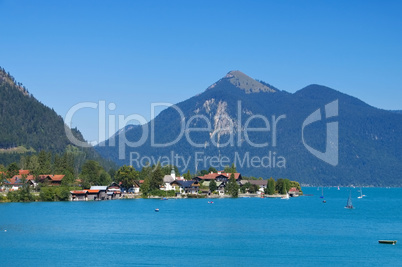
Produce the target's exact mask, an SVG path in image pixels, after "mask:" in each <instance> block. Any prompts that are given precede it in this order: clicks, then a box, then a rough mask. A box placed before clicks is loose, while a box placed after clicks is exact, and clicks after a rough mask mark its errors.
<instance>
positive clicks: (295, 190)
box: [289, 187, 299, 192]
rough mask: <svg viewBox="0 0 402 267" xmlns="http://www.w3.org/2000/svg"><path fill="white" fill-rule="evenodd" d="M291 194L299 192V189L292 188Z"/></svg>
mask: <svg viewBox="0 0 402 267" xmlns="http://www.w3.org/2000/svg"><path fill="white" fill-rule="evenodd" d="M289 192H299V189H297V188H296V187H292V188H290V189H289Z"/></svg>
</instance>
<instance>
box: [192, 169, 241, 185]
mask: <svg viewBox="0 0 402 267" xmlns="http://www.w3.org/2000/svg"><path fill="white" fill-rule="evenodd" d="M231 175H232V174H231V173H227V172H222V171H219V172H217V173H214V172H211V173H208V174H206V175H204V176H197V177H195V178H194V180H195V181H197V182H200V181H211V180H215V181H216V182H227V181H229V179H230V176H231ZM234 177H235V180H236V181H237V182H238V183H240V181H241V180H242V177H241V174H240V173H234Z"/></svg>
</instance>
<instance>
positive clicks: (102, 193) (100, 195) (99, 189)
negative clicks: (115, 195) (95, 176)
mask: <svg viewBox="0 0 402 267" xmlns="http://www.w3.org/2000/svg"><path fill="white" fill-rule="evenodd" d="M87 193H88V197H87V198H88V200H106V199H107V198H108V196H107V186H91V188H90V189H88V190H87Z"/></svg>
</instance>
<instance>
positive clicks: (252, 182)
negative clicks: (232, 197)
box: [241, 180, 267, 186]
mask: <svg viewBox="0 0 402 267" xmlns="http://www.w3.org/2000/svg"><path fill="white" fill-rule="evenodd" d="M247 182H249V183H250V184H255V185H259V186H261V185H263V186H264V185H267V180H241V183H242V184H246V183H247Z"/></svg>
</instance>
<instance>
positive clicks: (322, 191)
mask: <svg viewBox="0 0 402 267" xmlns="http://www.w3.org/2000/svg"><path fill="white" fill-rule="evenodd" d="M320 198H324V187H322V188H321V196H320Z"/></svg>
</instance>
